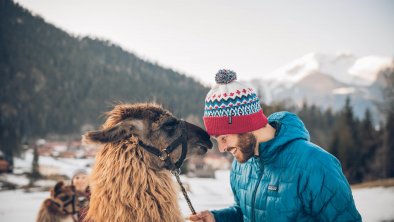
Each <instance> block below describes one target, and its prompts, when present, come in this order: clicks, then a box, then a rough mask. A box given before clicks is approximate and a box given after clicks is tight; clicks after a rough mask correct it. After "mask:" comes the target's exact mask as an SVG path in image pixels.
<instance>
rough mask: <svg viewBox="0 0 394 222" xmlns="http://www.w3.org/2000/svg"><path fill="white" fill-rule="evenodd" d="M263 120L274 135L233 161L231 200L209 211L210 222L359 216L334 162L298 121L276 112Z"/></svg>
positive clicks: (333, 218)
mask: <svg viewBox="0 0 394 222" xmlns="http://www.w3.org/2000/svg"><path fill="white" fill-rule="evenodd" d="M268 121H269V123H270V124H271V125H273V126H274V127H275V128H276V135H275V138H274V139H272V140H270V141H267V142H264V143H260V144H259V151H260V155H259V157H253V158H251V159H250V160H248V161H247V162H246V163H244V164H239V163H238V162H237V161H234V162H233V165H232V170H231V174H230V180H231V188H232V191H233V193H234V198H235V204H234V206H232V207H229V208H225V209H222V210H215V211H212V213H213V214H214V216H215V219H216V221H217V222H229V221H237V222H238V221H245V222H249V221H252V222H260V221H275V222H276V221H361V216H360V214H359V213H358V211H357V209H356V207H355V205H354V201H353V196H352V193H351V190H350V187H349V184H348V182H347V180H346V178H345V177H344V175H343V173H342V170H341V166H340V163H339V162H338V160H337V159H336V158H335V157H334V156H332V155H331V154H329V153H327V152H326V151H324V150H323V149H322V148H320V147H318V146H316V145H315V144H313V143H311V142H309V133H308V131H307V130H306V128H305V126H304V124H303V123H302V122H301V120H300V119H299V118H298V117H297V116H296V115H294V114H292V113H289V112H278V113H274V114H272V115H271V116H269V118H268Z"/></svg>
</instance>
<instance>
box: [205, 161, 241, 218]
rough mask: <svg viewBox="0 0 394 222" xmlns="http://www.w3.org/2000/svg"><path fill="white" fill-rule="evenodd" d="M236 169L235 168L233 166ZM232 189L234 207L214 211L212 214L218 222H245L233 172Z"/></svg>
mask: <svg viewBox="0 0 394 222" xmlns="http://www.w3.org/2000/svg"><path fill="white" fill-rule="evenodd" d="M233 167H234V166H233ZM231 189H232V191H233V195H234V201H235V203H234V205H232V206H230V207H227V208H224V209H220V210H212V211H211V212H212V214H213V216H214V217H215V221H216V222H243V214H242V210H241V208H240V207H239V200H238V197H237V195H236V192H235V189H236V188H235V183H234V174H233V171H232V172H231Z"/></svg>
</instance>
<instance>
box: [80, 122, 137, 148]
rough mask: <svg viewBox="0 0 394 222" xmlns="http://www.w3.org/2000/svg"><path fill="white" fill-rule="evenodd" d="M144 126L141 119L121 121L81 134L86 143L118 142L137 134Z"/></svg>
mask: <svg viewBox="0 0 394 222" xmlns="http://www.w3.org/2000/svg"><path fill="white" fill-rule="evenodd" d="M143 128H144V125H143V122H142V120H129V121H123V122H120V123H118V124H116V125H115V126H113V127H111V128H108V129H104V130H98V131H92V132H88V133H86V134H85V135H83V139H82V140H83V141H84V142H86V143H89V142H93V143H111V142H118V141H120V140H122V139H125V138H128V137H130V136H131V135H133V134H134V135H138V134H139V131H141V130H142V129H143Z"/></svg>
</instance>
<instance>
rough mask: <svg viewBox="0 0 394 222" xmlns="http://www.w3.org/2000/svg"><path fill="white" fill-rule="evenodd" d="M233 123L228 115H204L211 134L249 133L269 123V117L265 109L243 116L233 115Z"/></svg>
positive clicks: (206, 126) (207, 128)
mask: <svg viewBox="0 0 394 222" xmlns="http://www.w3.org/2000/svg"><path fill="white" fill-rule="evenodd" d="M231 118H232V120H231V124H230V123H229V117H228V116H204V117H203V120H204V125H205V129H206V130H207V132H208V134H209V135H211V136H218V135H226V134H240V133H247V132H252V131H255V130H258V129H260V128H263V127H264V126H265V125H266V124H267V123H268V120H267V117H266V116H265V115H264V113H263V110H260V111H259V112H257V113H253V114H250V115H243V116H232V117H231Z"/></svg>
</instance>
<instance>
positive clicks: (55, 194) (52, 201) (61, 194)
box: [44, 181, 80, 216]
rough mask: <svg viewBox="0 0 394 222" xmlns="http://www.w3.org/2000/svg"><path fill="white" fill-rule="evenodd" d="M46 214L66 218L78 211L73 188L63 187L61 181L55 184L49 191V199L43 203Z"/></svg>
mask: <svg viewBox="0 0 394 222" xmlns="http://www.w3.org/2000/svg"><path fill="white" fill-rule="evenodd" d="M44 205H45V207H46V208H47V210H48V212H50V213H52V214H53V215H59V216H67V215H71V214H74V213H76V212H78V211H79V210H80V206H79V204H77V198H76V193H75V187H74V186H73V185H67V186H66V185H64V183H63V182H62V181H60V182H58V183H56V185H55V186H54V188H52V189H51V197H50V198H48V199H46V200H45V201H44Z"/></svg>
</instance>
